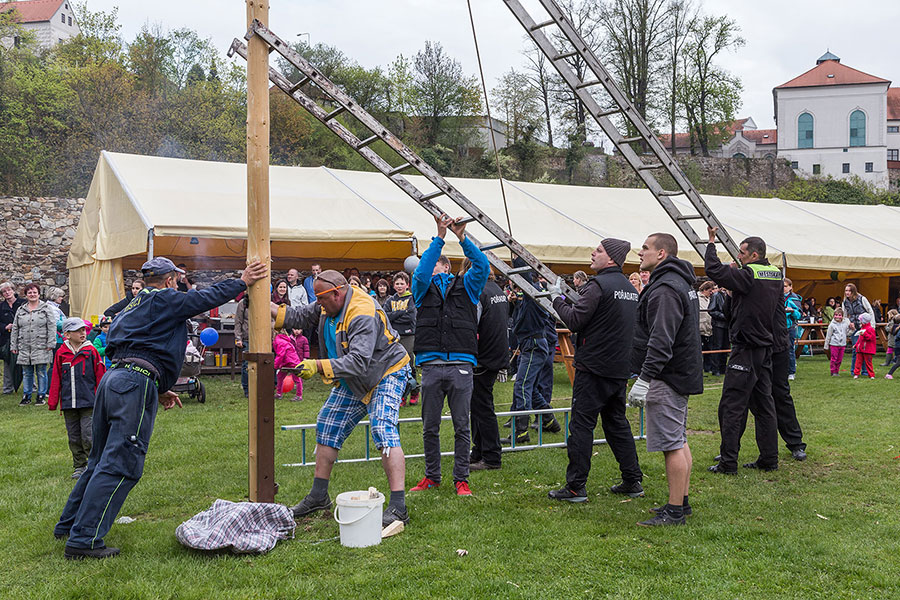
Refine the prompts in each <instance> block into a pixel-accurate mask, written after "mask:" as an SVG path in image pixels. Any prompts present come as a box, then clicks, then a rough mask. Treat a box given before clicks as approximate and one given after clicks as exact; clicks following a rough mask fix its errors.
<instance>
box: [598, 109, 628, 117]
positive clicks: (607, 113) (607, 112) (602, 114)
mask: <svg viewBox="0 0 900 600" xmlns="http://www.w3.org/2000/svg"><path fill="white" fill-rule="evenodd" d="M620 112H622V109H621V108H611V109H609V110H604V111H601V112H598V113H597V114H596V115H594V116H595V117H597V118H598V119H602V118H603V117H608V116H610V115H614V114H616V113H620Z"/></svg>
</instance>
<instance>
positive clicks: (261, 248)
mask: <svg viewBox="0 0 900 600" xmlns="http://www.w3.org/2000/svg"><path fill="white" fill-rule="evenodd" d="M245 2H246V3H247V27H248V28H249V26H250V24H251V23H253V21H254V20H258V21H259V22H261V23H263V24H268V22H269V0H245ZM247 47H248V56H247V262H248V263H250V262H252V261H254V260H259V261H262V262H263V263H265V264H266V265H271V264H272V257H271V255H270V254H271V245H270V243H269V49H268V47H267V46H266V44H265V43H264V42H263V41H262V40H260V39H259V38H258V37H256V36H254V37H252V38H251V39H250V40H249V41H248V42H247ZM271 285H272V276H271V271H270V272H269V273H268V274H267V275H266V277H265V279H261V280H259V281H257V282H256V283H255V284H253V285H252V286H250V289H249V290H248V293H249V295H250V296H249V297H250V307H249V308H250V310H249V313H250V340H249V341H250V347H249V350H250V352H249V353H247V354H245V355H244V357H245V359H246V360H247V361H248V362H249V365H248V366H249V386H248V388H249V392H250V393H249V396H250V398H249V404H248V418H249V426H250V427H249V443H248V456H249V461H250V465H249V466H250V470H249V484H250V485H249V487H250V493H249V497H250V501H251V502H274V501H275V396H274V394H275V382H274V379H275V360H274V355H273V354H272V344H271V333H270V332H271V315H270V311H269V302H270V296H269V289H270V288H271Z"/></svg>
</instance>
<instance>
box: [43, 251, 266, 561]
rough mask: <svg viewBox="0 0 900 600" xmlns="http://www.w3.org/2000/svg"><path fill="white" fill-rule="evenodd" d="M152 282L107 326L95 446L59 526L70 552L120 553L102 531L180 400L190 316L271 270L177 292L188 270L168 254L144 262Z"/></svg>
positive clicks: (73, 556)
mask: <svg viewBox="0 0 900 600" xmlns="http://www.w3.org/2000/svg"><path fill="white" fill-rule="evenodd" d="M141 271H142V273H143V279H144V282H145V283H146V287H144V289H142V290H141V292H140V293H139V294H138V295H137V296H135V297H134V299H132V301H131V302H130V303H129V304H128V306H126V307H125V309H124V310H122V312H120V313H119V314H118V316H117V317H116V319H115V320H114V321H113V323H112V326H110V329H109V337H108V338H107V347H106V355H107V356H108V357H110V358H111V360H112V367H111V369H110V370H109V371H108V372H107V373H106V375H105V376H104V377H103V379H102V380H101V381H100V387H99V388H98V389H97V400H96V402H95V405H94V446H93V448H92V449H91V455H90V457H89V458H88V465H87V470H86V471H85V472H84V474H83V475H82V476H81V478H80V479H79V480H78V483H77V484H76V485H75V489H73V490H72V493H71V494H70V495H69V500H68V502H66V506H65V508H64V509H63V512H62V516H61V517H60V518H59V522H58V523H57V524H56V527H55V528H54V530H53V535H54V536H56V537H57V538H58V539H62V538H65V537H68V538H69V539H68V542H67V543H66V549H65V557H66V558H67V559H70V560H78V559H82V558H107V557H109V556H115V555H117V554H118V553H119V549H118V548H110V547H108V546H106V545H105V544H104V543H103V538H104V536H106V534H107V532H109V529H110V527H112V523H113V520H114V519H115V518H116V515H117V514H118V513H119V509H121V508H122V504H123V503H124V502H125V498H126V497H127V496H128V492H130V491H131V488H133V487H134V486H135V485H136V484H137V482H138V480H140V478H141V475H142V474H143V471H144V459H145V457H146V455H147V447H148V446H149V444H150V435H151V434H152V433H153V422H154V420H155V419H156V411H157V407H158V405H159V404H162V406H163V408H164V409H165V410H168V409H170V408H172V407H173V406H175V405H176V404H177V405H178V406H181V401H180V400H179V399H178V396H177V395H176V394H175V392H172V391H171V390H170V389H169V388H171V387H172V385H173V384H174V383H175V380H176V379H177V378H178V374H179V372H180V371H181V365H182V363H183V362H184V349H185V347H187V326H186V325H185V321H186V320H187V319H189V318H190V317H193V316H194V315H197V314H200V313H202V312H204V311H207V310H209V309H211V308H215V307H216V306H220V305H222V304H224V303H225V302H227V301H228V300H231V299H232V298H234V297H235V296H237V295H238V294H240V293H241V292H243V291H245V290H246V289H247V286H248V285H250V284H252V283H253V282H255V281H258V280H259V279H262V278H263V277H265V274H266V271H267V267H266V266H265V265H264V264H263V263H261V262H254V263H251V264H250V265H248V266H247V268H246V269H245V270H244V273H243V274H242V275H241V278H240V279H229V280H227V281H223V282H220V283H217V284H215V285H213V286H210V287H209V288H207V289H204V290H188V291H187V292H186V293H180V292H178V291H177V274H178V273H184V271H182V270H181V269H179V268H177V267H176V266H175V265H174V264H173V263H172V261H171V260H169V259H168V258H163V257H157V258H154V259H152V260H149V261H147V262H145V263H144V265H143V267H141Z"/></svg>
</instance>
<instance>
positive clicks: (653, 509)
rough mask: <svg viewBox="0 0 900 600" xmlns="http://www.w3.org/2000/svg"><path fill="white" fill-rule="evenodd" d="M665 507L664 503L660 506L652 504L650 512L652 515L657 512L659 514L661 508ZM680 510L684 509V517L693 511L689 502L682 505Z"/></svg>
mask: <svg viewBox="0 0 900 600" xmlns="http://www.w3.org/2000/svg"><path fill="white" fill-rule="evenodd" d="M665 508H666V505H665V504H663V505H662V506H654V507H653V508H651V509H650V512H652V513H653V514H654V515H658V514H659V513H660V512H662V511H663V509H665ZM682 511H684V516H686V517H689V516H691V514H693V512H694V511H693V510H691V505H690V504H688V505H687V506H684V507H682Z"/></svg>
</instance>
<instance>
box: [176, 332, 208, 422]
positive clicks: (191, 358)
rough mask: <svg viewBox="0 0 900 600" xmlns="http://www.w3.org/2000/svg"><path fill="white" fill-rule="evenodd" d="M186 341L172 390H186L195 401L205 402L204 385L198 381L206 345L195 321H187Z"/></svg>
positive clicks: (180, 391)
mask: <svg viewBox="0 0 900 600" xmlns="http://www.w3.org/2000/svg"><path fill="white" fill-rule="evenodd" d="M187 328H188V343H187V348H186V349H185V353H184V364H182V365H181V374H180V376H179V377H178V379H177V380H176V381H175V385H173V386H172V391H173V392H177V393H182V392H187V395H188V396H189V397H190V398H195V399H196V400H197V402H199V403H200V404H203V403H204V402H206V387H204V385H203V382H202V381H200V379H199V377H198V376H199V375H200V368H201V367H202V366H203V352H204V351H205V350H206V347H205V346H204V345H203V343H202V342H201V341H200V331H199V329H198V326H197V323H196V322H194V321H188V322H187Z"/></svg>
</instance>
